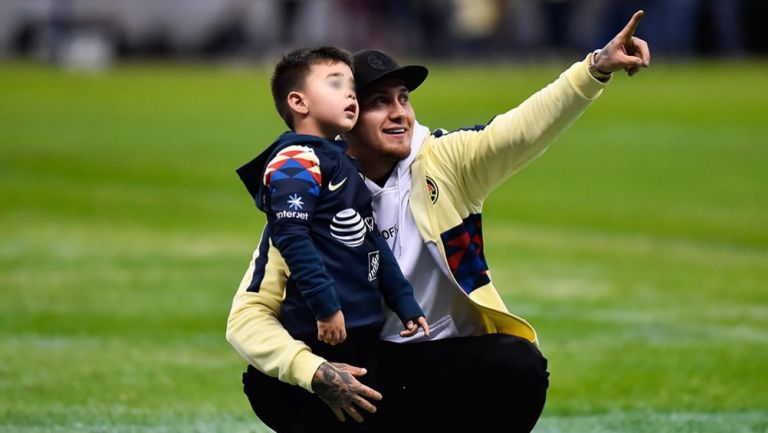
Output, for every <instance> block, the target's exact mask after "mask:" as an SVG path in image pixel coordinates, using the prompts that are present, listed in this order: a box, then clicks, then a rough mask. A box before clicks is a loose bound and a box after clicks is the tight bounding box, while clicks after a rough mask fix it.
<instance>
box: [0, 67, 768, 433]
mask: <svg viewBox="0 0 768 433" xmlns="http://www.w3.org/2000/svg"><path fill="white" fill-rule="evenodd" d="M657 63H660V64H656V65H654V67H653V68H652V69H651V70H648V71H644V73H642V74H640V75H638V76H637V77H635V78H632V79H629V78H627V77H626V76H619V77H617V78H616V79H615V80H614V82H613V83H611V85H610V87H609V88H608V90H607V91H606V92H605V94H604V95H603V97H602V98H601V100H600V101H598V102H597V103H596V104H595V105H594V106H593V107H592V108H591V109H590V110H589V111H588V112H587V113H586V114H585V115H584V116H583V117H582V118H581V119H580V120H579V121H578V122H577V123H576V124H575V125H574V126H573V127H572V128H571V129H570V130H568V131H567V132H566V133H565V134H564V135H563V136H561V137H560V138H559V139H558V140H557V141H556V143H555V144H554V145H553V146H552V148H551V149H550V150H549V151H548V152H547V154H545V155H544V156H543V157H542V158H541V159H539V160H537V161H536V162H534V163H533V164H532V165H531V166H529V167H528V168H527V169H526V170H524V171H523V172H521V173H519V174H518V175H516V176H514V177H513V178H512V179H511V180H510V181H509V182H507V183H506V184H505V185H504V186H503V187H502V188H500V189H499V190H497V191H496V192H495V193H494V194H493V195H492V196H491V197H490V198H489V199H488V201H487V203H486V212H485V225H486V227H485V232H486V245H487V246H486V249H487V256H488V257H489V260H490V262H491V269H492V270H493V273H494V278H495V281H496V285H497V286H498V287H499V288H501V289H502V290H503V295H504V297H505V299H506V301H507V304H508V305H509V306H510V308H511V309H512V310H513V311H516V312H518V313H520V314H522V315H523V316H524V317H526V318H528V319H529V320H530V321H531V322H532V323H533V324H534V325H535V326H536V327H537V329H538V331H539V333H540V337H541V341H542V348H543V350H544V352H545V354H546V356H547V357H548V358H549V361H550V371H551V374H552V376H551V388H550V393H549V396H548V403H547V406H546V408H545V412H544V415H543V418H542V420H541V422H540V423H539V425H538V427H537V428H536V430H535V431H536V432H537V433H556V432H563V433H566V432H567V433H602V432H627V433H639V432H643V433H646V432H647V433H681V432H704V433H714V432H722V433H735V432H738V433H741V432H766V431H768V373H766V367H767V366H768V169H766V167H768V120H767V118H766V113H768V85H766V81H765V77H766V76H768V63H765V62H757V63H736V64H726V65H717V64H692V65H678V66H664V65H663V64H661V63H663V62H657ZM561 67H562V68H564V67H565V65H549V66H537V67H521V66H517V67H514V66H497V67H491V66H487V67H463V68H449V67H447V66H443V67H434V68H433V70H432V76H431V77H430V79H429V80H428V81H427V83H425V85H424V86H423V87H422V88H420V89H419V90H418V91H417V92H416V93H415V94H414V96H413V101H414V105H415V107H416V110H417V113H418V114H419V116H418V118H419V119H420V120H421V122H422V123H424V124H427V125H430V126H432V127H438V126H441V127H445V128H448V129H452V128H457V127H461V126H465V125H468V124H475V123H484V122H485V121H486V120H488V119H489V118H490V117H491V116H492V115H493V114H495V113H498V112H501V111H504V110H506V109H508V108H511V107H513V106H515V105H517V103H519V102H520V101H522V100H523V99H524V98H525V97H526V96H527V95H529V94H531V93H532V92H534V91H535V90H537V89H538V88H540V87H541V86H543V85H545V84H546V83H547V82H549V81H550V80H551V79H553V78H554V77H555V76H556V75H557V74H558V73H559V71H560V70H561ZM282 129H283V128H282V127H281V124H280V121H279V119H278V117H277V115H276V114H274V112H273V109H272V104H271V102H269V96H268V86H267V70H266V69H231V68H230V69H227V68H217V67H211V66H195V67H190V66H187V67H179V66H165V65H160V66H158V65H151V66H150V65H133V66H121V67H119V68H117V69H115V70H114V71H112V72H109V73H108V74H105V75H95V76H93V75H78V74H71V73H65V72H60V71H54V70H50V69H46V68H42V67H39V66H34V65H27V64H8V63H6V64H0V433H31V432H157V433H160V432H163V433H165V432H262V431H266V429H265V428H264V427H263V426H262V425H261V424H260V423H259V422H258V420H256V419H255V417H254V416H253V415H252V414H251V412H250V408H249V407H248V404H247V402H246V399H245V397H244V396H243V395H242V394H241V391H240V384H239V375H240V372H241V370H242V368H243V365H244V363H243V361H241V360H240V358H239V357H238V355H237V354H236V353H235V352H234V350H232V349H231V348H230V347H229V345H228V344H227V343H226V341H225V340H224V329H225V321H226V317H227V313H228V311H229V305H230V302H231V298H232V295H233V294H234V291H235V288H236V286H237V284H238V282H239V280H240V278H241V276H242V272H244V270H245V268H246V266H247V263H248V260H249V258H250V254H251V251H252V249H253V248H254V247H255V245H256V243H257V240H258V237H259V234H260V229H261V225H262V217H261V216H260V215H259V213H258V212H257V210H256V209H255V208H254V207H253V205H252V203H251V202H250V200H249V197H248V196H247V194H246V192H245V190H244V188H243V187H242V186H241V185H240V184H239V181H238V179H237V177H236V175H235V173H234V171H233V170H234V168H235V167H236V166H238V165H239V164H240V163H243V162H245V161H247V160H248V159H249V158H251V157H252V156H253V155H254V154H255V153H256V152H258V151H259V149H261V148H262V147H263V146H264V145H266V144H268V143H269V142H270V141H271V140H272V139H273V138H274V137H275V136H276V135H277V134H278V133H279V132H280V131H282Z"/></svg>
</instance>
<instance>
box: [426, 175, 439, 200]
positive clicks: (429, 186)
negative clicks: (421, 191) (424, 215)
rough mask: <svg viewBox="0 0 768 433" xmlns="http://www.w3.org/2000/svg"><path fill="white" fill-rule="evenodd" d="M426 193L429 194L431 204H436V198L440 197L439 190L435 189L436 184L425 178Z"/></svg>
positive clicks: (429, 178)
mask: <svg viewBox="0 0 768 433" xmlns="http://www.w3.org/2000/svg"><path fill="white" fill-rule="evenodd" d="M427 192H428V193H429V199H430V200H432V204H435V203H436V202H437V197H438V196H439V195H440V190H439V189H438V188H437V183H435V181H434V180H432V178H431V177H429V176H427Z"/></svg>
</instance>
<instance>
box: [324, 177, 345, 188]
mask: <svg viewBox="0 0 768 433" xmlns="http://www.w3.org/2000/svg"><path fill="white" fill-rule="evenodd" d="M346 181H347V178H346V177H345V178H344V179H342V180H341V182H339V183H337V184H336V185H334V184H333V181H330V182H328V189H329V190H331V191H336V190H337V189H339V188H341V186H342V185H344V182H346Z"/></svg>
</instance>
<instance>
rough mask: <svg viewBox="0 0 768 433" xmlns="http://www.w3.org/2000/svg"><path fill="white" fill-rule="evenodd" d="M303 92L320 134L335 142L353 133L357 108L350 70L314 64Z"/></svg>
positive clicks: (322, 63) (353, 81) (344, 66)
mask: <svg viewBox="0 0 768 433" xmlns="http://www.w3.org/2000/svg"><path fill="white" fill-rule="evenodd" d="M303 92H304V94H305V103H306V104H307V107H308V109H309V112H310V113H311V116H312V118H313V119H314V122H315V123H316V127H317V129H318V133H320V134H321V135H323V136H326V137H328V138H333V137H335V136H336V135H337V134H339V133H341V132H346V131H349V130H350V129H352V126H353V125H354V124H355V121H356V120H357V115H358V107H357V100H356V98H355V80H354V77H353V76H352V69H350V67H349V66H347V65H346V64H344V63H341V62H333V63H325V62H321V63H316V64H313V65H312V66H311V68H310V73H309V75H308V76H307V78H306V82H305V84H304V90H303Z"/></svg>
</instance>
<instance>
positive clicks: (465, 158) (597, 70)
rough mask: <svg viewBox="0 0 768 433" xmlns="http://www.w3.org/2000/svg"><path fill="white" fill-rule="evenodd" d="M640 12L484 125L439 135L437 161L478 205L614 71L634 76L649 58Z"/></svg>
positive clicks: (545, 142) (563, 125)
mask: <svg viewBox="0 0 768 433" xmlns="http://www.w3.org/2000/svg"><path fill="white" fill-rule="evenodd" d="M642 16H643V12H642V11H639V12H637V13H636V14H635V15H634V16H633V17H632V19H630V21H629V23H628V24H627V26H626V27H624V29H622V30H621V32H619V33H618V34H617V35H616V37H614V38H613V39H612V40H611V41H610V42H609V43H608V44H607V45H606V46H605V47H603V48H602V49H601V50H598V51H597V52H596V53H594V54H593V53H590V55H589V56H587V58H586V59H585V60H584V61H582V62H579V63H576V64H574V65H573V66H571V67H570V68H569V69H568V70H566V71H565V72H563V73H562V74H561V75H560V77H559V78H558V79H557V80H555V81H554V82H552V83H551V84H549V85H548V86H547V87H545V88H544V89H542V90H540V91H538V92H536V93H535V94H533V95H532V96H531V97H529V98H528V99H526V100H525V101H524V102H523V103H521V104H520V105H519V106H517V107H515V108H513V109H512V110H509V111H508V112H506V113H503V114H500V115H498V116H496V117H495V118H494V119H493V121H491V122H490V123H489V124H488V125H486V126H485V128H484V129H482V130H471V131H459V132H455V133H451V134H447V135H443V136H442V137H440V138H439V139H438V140H437V141H436V142H435V146H434V148H433V149H434V154H435V159H436V160H437V161H438V164H440V165H442V166H445V167H452V169H451V172H452V173H454V174H455V176H456V181H457V187H458V189H459V190H460V191H461V192H462V193H463V194H464V196H465V197H468V198H470V199H471V201H472V204H473V206H474V207H477V208H479V207H480V206H481V205H482V201H483V200H484V199H485V197H486V196H487V195H488V193H490V191H492V190H493V189H494V188H495V187H496V186H498V185H499V184H501V183H502V182H504V181H505V180H506V179H507V178H508V177H509V176H511V175H512V174H514V173H515V172H517V171H518V170H520V169H522V168H523V167H524V166H525V165H527V164H528V163H530V162H531V161H533V160H534V159H535V158H537V157H538V156H539V155H541V154H542V153H543V152H544V151H545V150H546V148H547V146H548V144H549V143H550V142H551V141H552V140H553V139H554V138H555V137H556V136H557V135H558V134H560V133H561V132H563V131H564V130H565V129H567V128H568V127H569V126H570V125H571V123H572V122H573V121H574V120H576V119H577V118H578V117H579V116H580V115H581V114H582V113H583V112H584V110H586V109H587V107H589V105H590V104H591V103H592V102H593V101H594V100H595V99H596V98H597V97H598V96H599V95H600V94H601V92H602V90H603V88H604V86H605V84H606V82H607V81H608V79H609V78H610V76H611V74H612V73H613V72H615V71H618V70H621V69H625V70H627V71H628V72H629V73H630V74H632V75H634V74H635V73H636V72H637V70H639V68H642V67H645V66H647V65H648V64H649V63H650V51H649V50H648V44H646V43H645V41H643V40H641V39H639V38H637V37H635V36H633V34H634V31H635V28H636V27H637V24H638V23H639V21H640V19H641V17H642Z"/></svg>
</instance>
